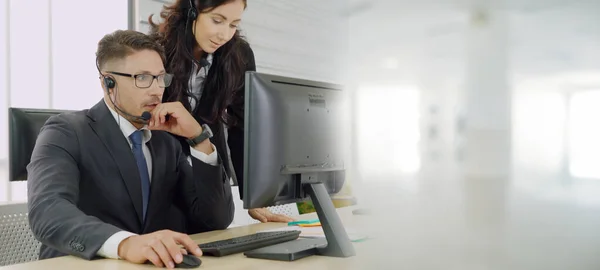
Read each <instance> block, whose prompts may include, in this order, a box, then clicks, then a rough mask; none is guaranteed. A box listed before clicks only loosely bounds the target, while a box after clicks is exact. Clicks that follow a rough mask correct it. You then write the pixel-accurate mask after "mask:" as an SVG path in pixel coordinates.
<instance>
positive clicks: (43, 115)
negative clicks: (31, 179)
mask: <svg viewBox="0 0 600 270" xmlns="http://www.w3.org/2000/svg"><path fill="white" fill-rule="evenodd" d="M62 112H65V111H61V110H50V109H28V108H9V109H8V119H9V127H8V141H9V146H8V148H9V157H8V160H9V166H8V167H9V169H8V176H9V178H8V179H9V180H10V181H23V180H27V164H29V161H30V159H31V153H32V152H33V147H34V146H35V141H36V140H37V136H38V134H39V133H40V129H41V128H42V126H43V125H44V124H45V123H46V121H47V120H48V118H50V117H52V116H54V115H58V114H60V113H62Z"/></svg>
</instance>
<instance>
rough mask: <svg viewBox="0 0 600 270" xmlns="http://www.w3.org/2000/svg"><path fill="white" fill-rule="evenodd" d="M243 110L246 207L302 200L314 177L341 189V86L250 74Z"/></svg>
mask: <svg viewBox="0 0 600 270" xmlns="http://www.w3.org/2000/svg"><path fill="white" fill-rule="evenodd" d="M245 109H246V111H245V114H246V115H245V125H246V126H245V131H246V133H245V143H244V146H245V151H244V153H245V154H246V155H245V157H244V179H245V180H244V181H245V182H246V183H248V184H247V185H244V196H243V198H244V208H246V209H250V208H257V207H266V206H272V205H279V204H286V203H292V202H297V201H301V200H304V199H306V198H308V195H307V194H306V193H305V192H304V190H303V189H302V188H301V183H302V182H306V181H312V180H313V179H318V181H320V182H322V183H323V184H324V185H325V187H326V189H327V191H328V193H329V194H333V193H337V192H339V191H340V189H341V187H342V185H343V184H344V176H345V173H344V169H345V168H344V157H343V155H344V152H343V148H344V145H343V144H342V141H344V140H342V136H344V134H343V133H342V129H343V126H342V121H341V119H342V118H343V113H344V112H343V92H342V86H340V85H335V84H329V83H323V82H315V81H308V80H300V79H294V78H286V77H281V76H274V75H270V74H262V73H256V72H248V73H247V75H246V107H245ZM302 176H305V177H306V179H304V180H303V179H302Z"/></svg>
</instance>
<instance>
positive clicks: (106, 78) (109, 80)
mask: <svg viewBox="0 0 600 270" xmlns="http://www.w3.org/2000/svg"><path fill="white" fill-rule="evenodd" d="M102 77H103V80H104V85H105V86H106V92H109V91H108V89H112V88H115V86H117V83H116V82H115V79H113V78H111V77H109V76H106V75H102ZM109 94H110V93H109Z"/></svg>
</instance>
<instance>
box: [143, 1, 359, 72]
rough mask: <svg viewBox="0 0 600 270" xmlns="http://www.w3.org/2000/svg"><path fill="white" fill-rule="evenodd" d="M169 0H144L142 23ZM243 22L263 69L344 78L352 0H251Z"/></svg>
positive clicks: (257, 60)
mask: <svg viewBox="0 0 600 270" xmlns="http://www.w3.org/2000/svg"><path fill="white" fill-rule="evenodd" d="M172 2H173V1H166V0H140V1H139V4H138V7H137V9H138V12H137V13H138V14H137V16H138V18H139V20H138V22H137V28H136V29H138V30H140V31H142V32H146V31H147V30H148V24H147V18H148V16H149V15H150V14H155V15H154V16H153V20H156V19H158V13H159V10H160V8H161V6H162V5H164V4H165V3H172ZM247 3H248V7H247V9H246V12H245V13H244V17H243V20H242V24H241V29H242V33H243V35H245V36H246V38H247V39H248V41H249V42H250V45H251V46H252V49H253V50H254V54H255V57H256V65H257V69H258V71H260V72H266V73H271V74H277V75H283V76H292V77H298V78H305V79H313V80H323V81H331V82H342V81H343V80H344V76H345V75H344V69H345V68H346V65H345V64H344V61H345V60H346V59H347V58H346V56H347V49H348V47H347V44H348V42H347V41H348V18H347V17H346V16H345V14H343V11H344V10H345V7H346V1H344V0H333V1H320V0H303V1H296V0H278V1H273V0H248V2H247Z"/></svg>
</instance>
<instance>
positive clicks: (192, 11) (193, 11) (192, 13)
mask: <svg viewBox="0 0 600 270" xmlns="http://www.w3.org/2000/svg"><path fill="white" fill-rule="evenodd" d="M197 17H198V11H197V10H196V5H194V0H190V9H189V10H188V20H190V21H193V20H196V18H197Z"/></svg>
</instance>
